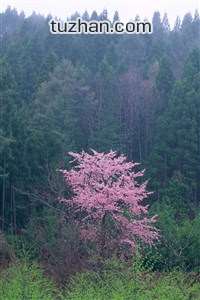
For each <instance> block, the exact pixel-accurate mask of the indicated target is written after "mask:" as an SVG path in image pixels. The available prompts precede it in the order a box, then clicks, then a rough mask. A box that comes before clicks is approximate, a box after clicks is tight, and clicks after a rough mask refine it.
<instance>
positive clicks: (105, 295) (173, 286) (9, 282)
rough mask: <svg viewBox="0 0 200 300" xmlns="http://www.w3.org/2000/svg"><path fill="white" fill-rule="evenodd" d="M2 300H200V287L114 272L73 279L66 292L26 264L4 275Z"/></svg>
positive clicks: (169, 277) (166, 277) (177, 278)
mask: <svg viewBox="0 0 200 300" xmlns="http://www.w3.org/2000/svg"><path fill="white" fill-rule="evenodd" d="M0 275H1V277H0V300H107V299H108V300H156V299H158V300H192V299H194V300H200V283H197V282H196V283H195V282H194V280H193V278H191V275H189V274H188V275H187V274H184V273H181V272H170V273H165V274H156V273H151V272H149V273H147V272H144V271H143V272H141V271H137V270H135V269H133V268H132V269H129V270H128V269H126V271H125V269H124V271H123V269H122V268H121V269H120V268H118V269H117V268H116V269H115V266H114V265H113V268H110V269H107V270H104V271H103V272H101V274H98V273H93V272H87V273H81V274H78V275H76V276H75V277H73V279H71V282H70V283H69V284H68V285H67V286H66V288H65V289H64V290H61V289H60V290H59V289H58V288H56V287H55V284H54V283H53V282H52V281H51V280H49V279H48V278H47V277H46V276H44V274H43V272H42V270H41V269H40V268H39V267H38V266H37V265H36V264H30V263H26V262H23V263H21V264H18V265H15V266H12V267H10V268H8V269H7V270H5V271H4V272H3V273H1V274H0Z"/></svg>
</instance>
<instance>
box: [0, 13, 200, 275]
mask: <svg viewBox="0 0 200 300" xmlns="http://www.w3.org/2000/svg"><path fill="white" fill-rule="evenodd" d="M78 16H79V14H78V13H76V14H74V15H73V16H71V19H72V20H74V19H76V18H77V17H78ZM82 18H83V19H84V20H90V19H92V20H104V19H108V14H107V11H106V10H104V11H103V12H102V13H101V14H100V15H98V14H97V13H96V12H95V11H94V12H93V13H92V15H91V16H89V14H88V13H87V12H85V13H84V15H83V16H82ZM119 18H120V16H119V14H118V12H116V13H115V15H114V18H113V20H115V21H116V20H118V19H119ZM133 18H135V19H136V20H139V16H136V17H135V16H133ZM50 19H51V16H48V17H46V18H45V17H43V16H41V15H38V14H36V13H33V14H32V15H31V16H29V17H26V16H25V15H24V13H23V12H22V13H20V14H19V13H17V11H16V10H15V9H11V8H8V9H7V10H6V11H5V12H3V13H1V14H0V23H1V32H0V43H1V47H0V68H1V69H0V226H1V231H2V232H4V233H5V234H6V235H7V236H8V239H10V240H13V239H15V240H18V241H19V240H20V241H22V240H23V244H24V245H25V247H27V248H28V247H29V248H30V246H31V247H32V252H31V253H32V254H31V255H32V256H35V257H39V258H40V260H41V261H43V263H44V264H46V265H47V268H48V267H49V270H50V272H53V273H54V275H55V274H56V276H58V277H59V276H60V277H61V278H63V276H64V275H63V274H65V275H66V273H70V272H71V271H72V270H73V271H75V270H78V269H79V268H80V266H81V265H82V264H83V261H85V257H87V255H88V251H90V250H88V248H87V247H86V246H85V247H83V245H81V243H80V241H79V239H78V235H77V232H76V230H75V228H74V226H73V215H72V214H71V211H70V209H68V208H67V207H66V206H65V207H63V206H62V204H60V203H58V201H57V199H58V197H59V196H61V195H63V194H67V193H68V190H67V189H66V187H65V185H64V184H63V182H62V178H61V177H60V174H59V172H58V171H57V170H58V169H60V168H63V167H67V165H68V156H67V152H68V151H76V152H80V151H81V150H83V149H84V150H85V151H89V150H90V149H91V148H92V149H95V150H97V151H105V152H108V151H110V149H112V150H115V151H118V152H119V153H124V154H126V155H127V156H128V158H129V159H130V160H133V161H136V162H139V163H141V169H143V168H145V169H146V173H145V174H146V175H145V176H146V178H147V179H148V180H149V184H148V189H149V190H151V191H154V193H153V194H152V195H151V197H150V199H149V201H148V203H149V204H150V209H151V213H152V214H155V213H156V214H158V216H159V219H158V223H157V227H158V228H159V229H160V232H161V239H160V241H159V243H157V245H156V247H154V248H151V249H145V251H144V250H143V252H144V256H145V261H146V262H148V263H149V262H151V264H152V265H153V268H154V270H168V269H170V268H174V267H180V268H183V269H184V270H188V271H192V270H193V271H195V270H199V267H200V251H199V249H200V49H199V48H200V47H199V46H200V45H199V41H200V18H199V14H198V12H197V11H196V12H195V14H194V16H192V15H191V14H190V13H187V14H186V15H185V16H184V18H183V20H180V18H179V17H177V19H176V22H175V25H174V27H173V28H170V24H169V21H168V18H167V15H166V14H165V15H164V16H163V18H161V16H160V13H159V12H155V13H154V15H153V19H152V23H153V29H154V32H153V34H152V35H148V34H147V35H109V36H107V35H71V36H70V35H64V36H62V35H51V34H50V32H49V25H48V22H49V20H50ZM113 20H111V22H112V21H113ZM18 243H19V242H18ZM57 245H59V247H58V246H57ZM19 247H20V246H19ZM88 247H89V246H88ZM66 270H67V272H66ZM70 270H71V271H70Z"/></svg>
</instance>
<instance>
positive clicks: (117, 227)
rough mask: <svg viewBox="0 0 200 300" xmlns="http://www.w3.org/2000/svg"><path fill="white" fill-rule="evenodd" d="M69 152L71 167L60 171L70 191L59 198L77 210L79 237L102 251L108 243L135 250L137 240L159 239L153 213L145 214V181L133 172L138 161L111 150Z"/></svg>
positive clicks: (149, 240) (151, 240)
mask: <svg viewBox="0 0 200 300" xmlns="http://www.w3.org/2000/svg"><path fill="white" fill-rule="evenodd" d="M69 154H70V155H71V156H72V157H73V158H74V159H73V161H72V162H73V163H75V164H74V167H72V169H71V170H69V171H68V170H62V171H61V172H62V173H63V176H64V178H65V180H66V183H67V184H68V185H69V186H70V187H71V189H72V192H73V194H72V197H71V198H70V199H64V198H63V199H61V200H62V202H64V203H68V204H69V203H71V204H72V205H73V206H74V208H75V209H76V212H77V213H78V215H79V222H80V228H81V236H82V238H83V239H88V240H93V241H95V242H96V243H97V244H99V246H100V247H99V249H101V251H102V252H101V253H103V251H104V250H105V249H106V248H108V247H110V246H111V245H115V246H114V247H116V246H119V245H122V244H128V245H129V247H131V248H132V249H134V247H135V245H136V243H137V241H138V240H142V241H144V242H145V243H147V244H150V245H152V244H153V243H154V242H155V241H156V240H157V239H158V232H157V230H156V229H155V228H154V226H153V224H154V223H155V221H156V216H154V217H152V218H148V217H147V213H148V205H144V203H143V201H144V199H146V198H147V197H148V195H149V194H150V193H149V192H147V190H146V184H147V183H146V182H144V183H142V184H139V183H138V179H139V177H141V176H143V174H144V171H142V172H141V171H140V172H136V171H135V168H136V166H137V165H138V164H137V163H133V162H128V161H127V158H126V156H124V155H117V153H116V152H113V151H110V152H109V153H99V152H96V151H94V150H92V153H91V154H88V153H86V152H84V151H83V152H82V153H80V154H79V153H73V152H69Z"/></svg>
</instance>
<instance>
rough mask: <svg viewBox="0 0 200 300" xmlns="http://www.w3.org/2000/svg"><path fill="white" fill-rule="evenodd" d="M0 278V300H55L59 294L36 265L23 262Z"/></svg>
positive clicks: (9, 269)
mask: <svg viewBox="0 0 200 300" xmlns="http://www.w3.org/2000/svg"><path fill="white" fill-rule="evenodd" d="M0 276H1V277H0V300H55V299H56V298H55V295H56V294H57V295H58V294H59V293H58V291H57V290H56V288H55V286H54V284H53V283H52V282H51V281H50V280H49V279H47V278H46V277H45V276H44V275H43V272H42V270H41V269H40V268H39V267H38V266H37V265H36V264H29V263H27V262H23V263H21V264H18V265H15V266H12V267H10V268H8V269H7V270H6V271H4V272H2V273H1V274H0Z"/></svg>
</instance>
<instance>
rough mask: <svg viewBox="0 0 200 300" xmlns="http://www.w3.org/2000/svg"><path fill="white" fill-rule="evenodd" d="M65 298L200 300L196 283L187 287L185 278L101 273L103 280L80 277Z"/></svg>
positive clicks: (92, 276) (92, 299)
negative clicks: (130, 276) (129, 276)
mask: <svg viewBox="0 0 200 300" xmlns="http://www.w3.org/2000/svg"><path fill="white" fill-rule="evenodd" d="M65 299H69V300H72V299H73V300H106V299H108V300H111V299H112V300H155V299H158V300H189V299H200V284H197V283H196V284H191V281H190V280H188V279H187V278H186V275H184V274H182V273H179V272H173V273H170V274H165V275H160V276H159V278H157V277H156V275H155V274H152V275H150V274H143V275H142V274H140V275H139V274H137V276H132V278H128V277H127V276H126V275H121V276H120V275H118V276H116V275H113V274H105V275H104V276H103V278H100V277H98V276H97V275H96V274H92V273H90V274H84V275H83V274H82V275H79V276H77V277H76V278H75V279H74V281H73V282H72V283H71V286H70V291H68V293H67V296H66V298H65Z"/></svg>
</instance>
